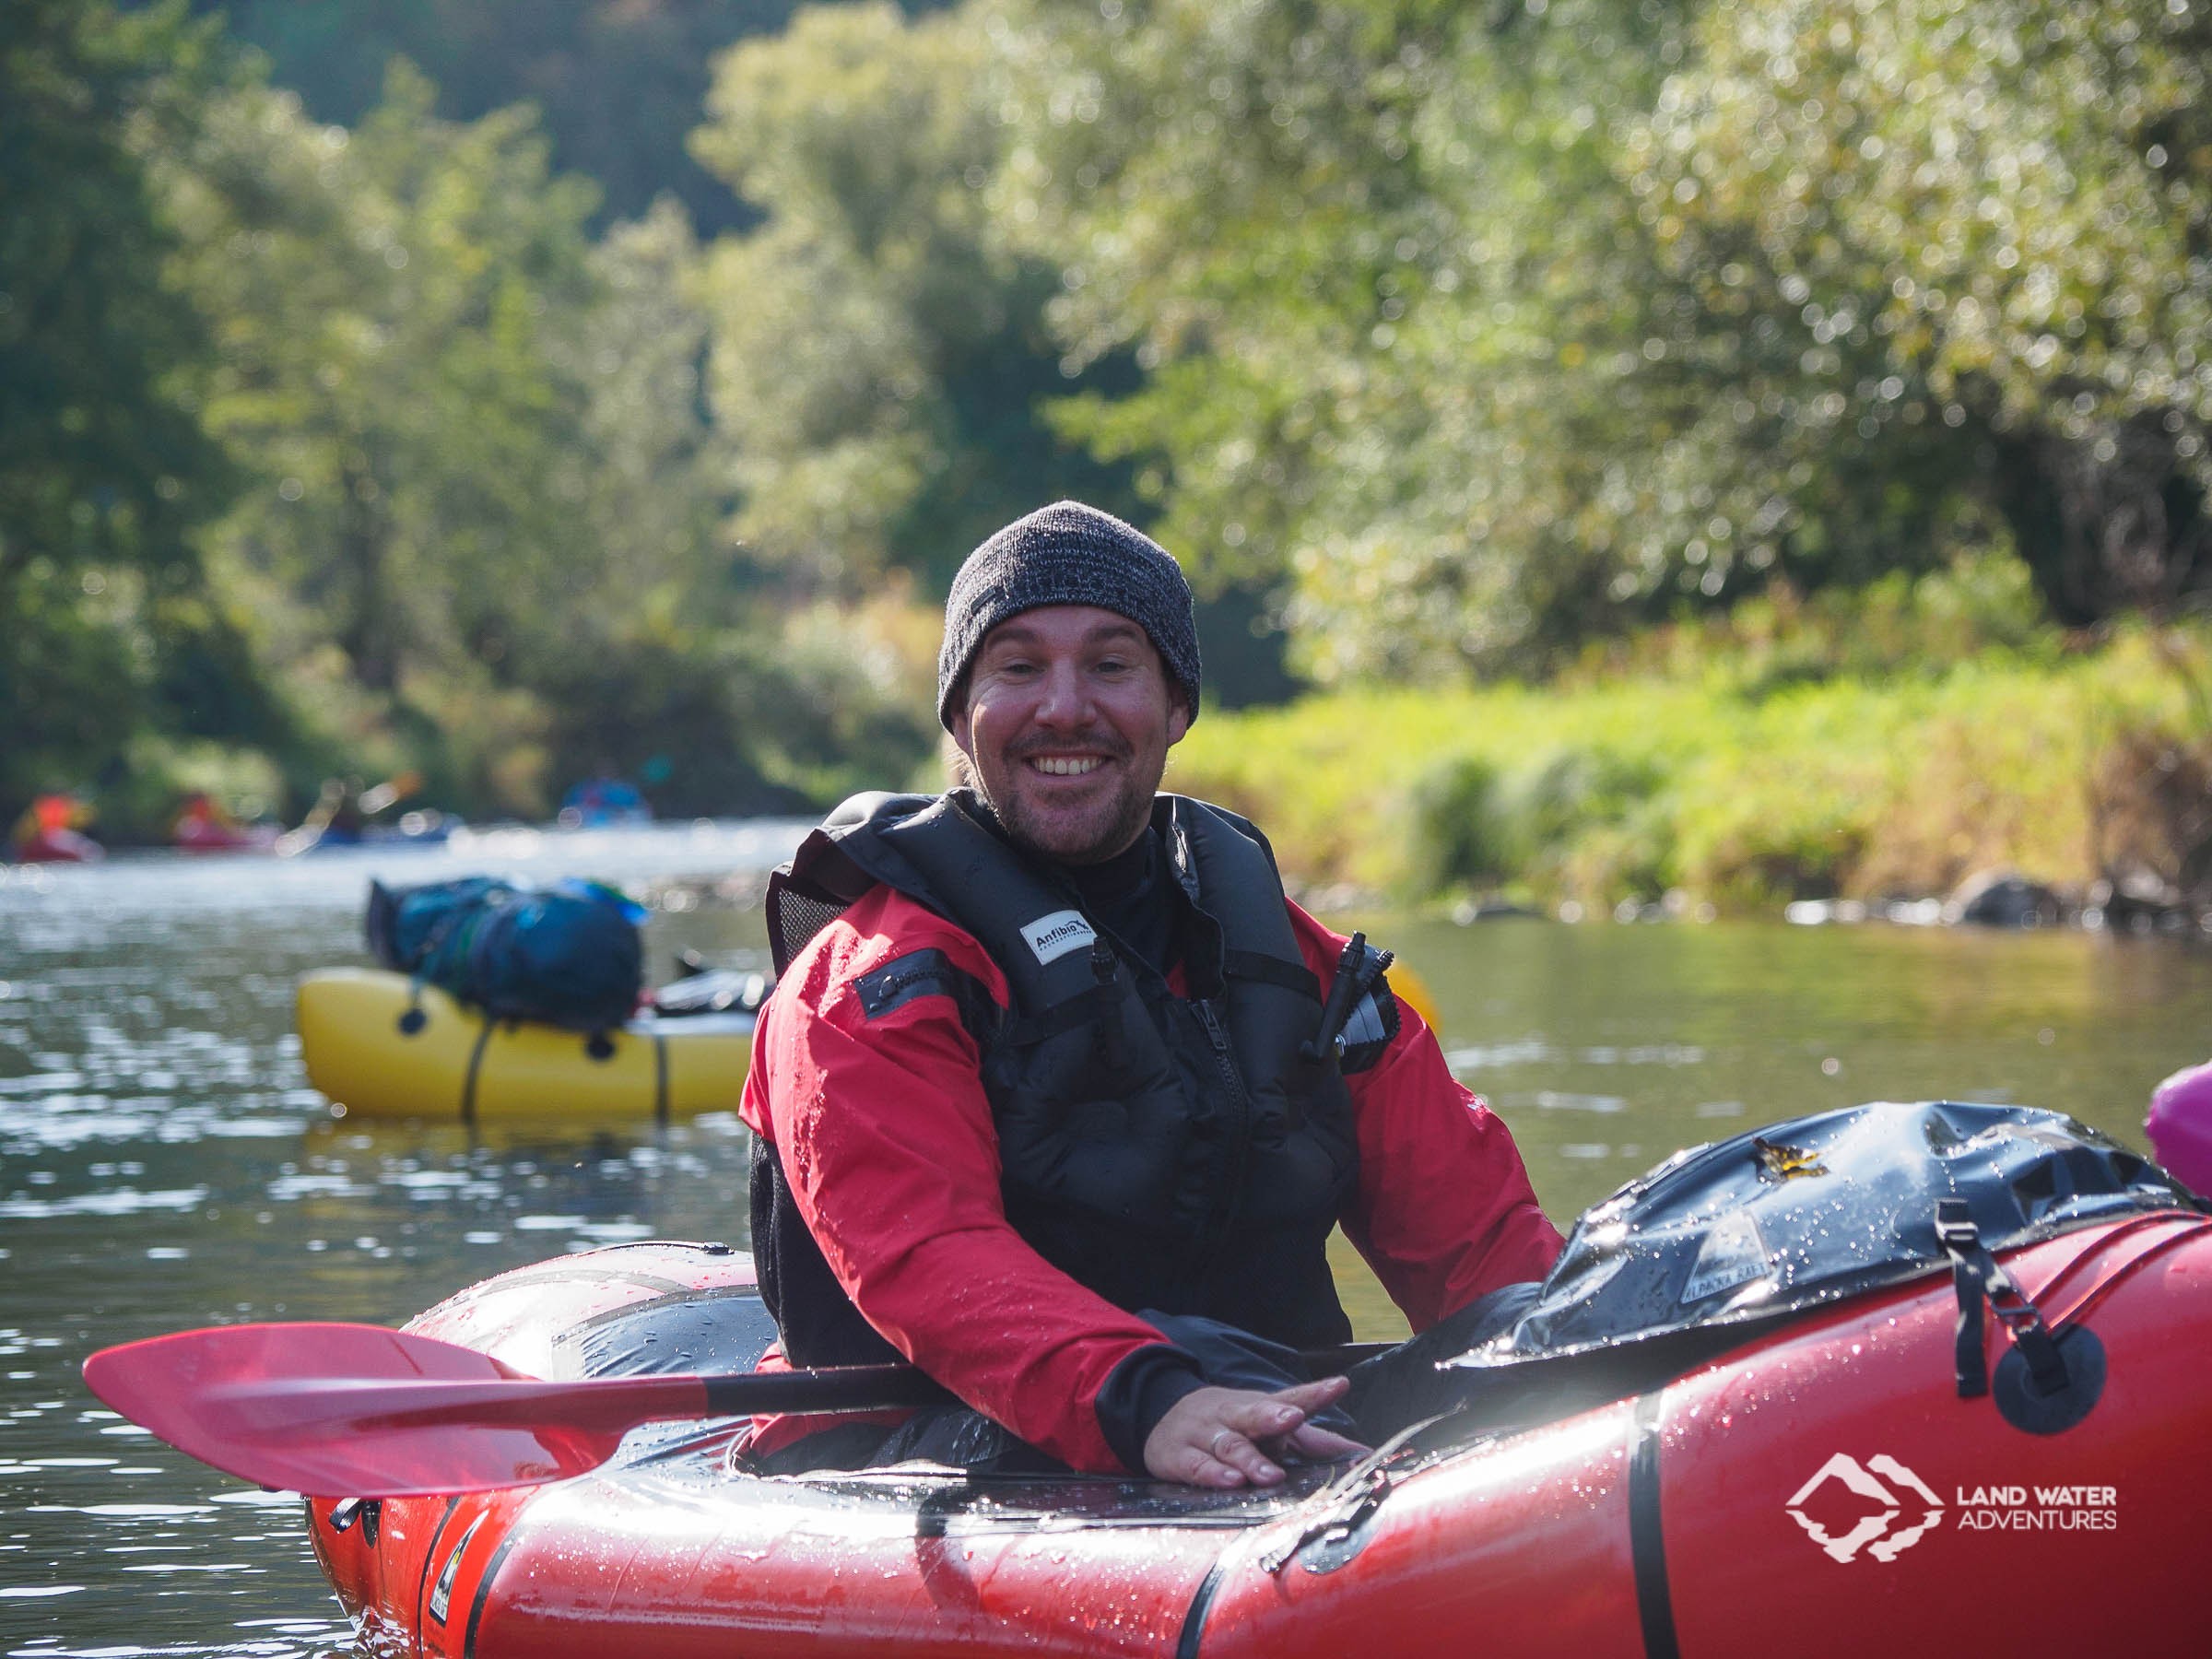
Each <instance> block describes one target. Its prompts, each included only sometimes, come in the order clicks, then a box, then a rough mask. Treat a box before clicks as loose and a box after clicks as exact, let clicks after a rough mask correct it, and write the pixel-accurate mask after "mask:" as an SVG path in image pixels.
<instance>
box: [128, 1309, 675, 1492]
mask: <svg viewBox="0 0 2212 1659" xmlns="http://www.w3.org/2000/svg"><path fill="white" fill-rule="evenodd" d="M622 1381H623V1382H626V1381H627V1380H622ZM670 1381H677V1380H675V1379H658V1378H655V1379H640V1380H637V1381H636V1382H629V1385H628V1386H627V1387H624V1386H623V1385H622V1382H618V1381H617V1380H612V1379H610V1380H609V1382H612V1383H614V1386H611V1387H610V1386H609V1382H600V1383H591V1382H585V1383H561V1382H537V1381H535V1380H533V1379H531V1378H527V1377H523V1376H521V1375H520V1374H519V1373H517V1372H515V1371H512V1370H510V1369H509V1368H508V1367H506V1366H503V1365H501V1364H500V1362H499V1361H498V1360H496V1359H492V1358H491V1357H490V1356H489V1355H487V1354H479V1353H477V1351H476V1350H475V1349H473V1348H465V1347H457V1346H455V1345H454V1344H453V1343H450V1342H438V1341H434V1340H432V1339H431V1338H429V1337H427V1336H413V1335H408V1334H407V1333H406V1332H404V1331H391V1330H386V1329H385V1328H384V1327H383V1326H382V1325H359V1324H246V1325H220V1326H217V1327H214V1328H212V1329H208V1330H200V1331H181V1332H179V1333H177V1334H176V1335H172V1336H156V1337H153V1338H151V1339H150V1340H148V1341H146V1342H133V1343H127V1344H125V1345H124V1346H123V1347H112V1348H105V1349H102V1350H101V1351H100V1352H99V1353H97V1354H94V1355H93V1356H92V1357H91V1358H90V1359H88V1360H86V1361H85V1382H86V1384H87V1386H88V1387H89V1388H90V1389H91V1390H92V1392H93V1393H94V1394H98V1395H99V1396H100V1398H101V1399H102V1400H104V1401H106V1402H107V1403H108V1405H110V1406H112V1407H114V1409H115V1410H117V1411H119V1412H121V1413H122V1414H123V1415H124V1417H126V1418H130V1420H131V1421H132V1422H134V1423H137V1424H139V1425H140V1426H141V1427H143V1428H147V1429H150V1430H153V1432H154V1433H156V1434H157V1435H159V1436H160V1438H161V1439H163V1440H165V1441H168V1442H169V1443H170V1444H171V1445H172V1446H174V1447H176V1448H177V1450H178V1451H180V1452H182V1453H187V1454H188V1455H190V1456H193V1457H196V1458H198V1459H199V1460H200V1461H201V1462H202V1463H205V1464H211V1465H214V1466H215V1467H216V1468H218V1469H221V1470H223V1471H224V1472H225V1473H227V1474H231V1475H236V1476H240V1477H242V1478H244V1479H247V1480H251V1481H255V1482H257V1483H259V1484H260V1485H262V1486H265V1487H271V1488H277V1489H279V1490H286V1491H295V1492H304V1493H307V1494H309V1495H311V1496H313V1497H319V1498H399V1497H409V1496H414V1495H417V1494H421V1493H429V1492H461V1491H484V1490H488V1489H490V1488H496V1487H512V1486H534V1485H536V1484H538V1483H540V1482H543V1481H548V1480H561V1479H565V1478H567V1477H569V1476H571V1475H580V1474H582V1473H583V1472H584V1471H585V1470H587V1469H590V1468H594V1467H595V1466H596V1465H599V1464H601V1463H604V1462H606V1459H607V1458H608V1457H609V1456H611V1455H612V1454H613V1453H614V1450H615V1448H616V1446H617V1445H618V1444H619V1443H620V1441H621V1439H622V1432H623V1430H625V1429H627V1428H628V1427H629V1426H630V1425H631V1424H633V1423H637V1422H641V1421H644V1420H646V1419H648V1418H652V1417H654V1416H656V1415H678V1414H679V1411H680V1407H679V1409H678V1411H664V1409H663V1408H664V1407H665V1406H668V1405H669V1403H670V1402H669V1401H668V1399H667V1398H666V1397H665V1396H666V1395H667V1394H669V1392H670V1391H669V1390H667V1389H666V1388H665V1386H655V1385H656V1384H665V1382H670ZM683 1381H688V1383H689V1386H690V1389H691V1391H692V1394H694V1395H696V1394H697V1393H698V1390H699V1387H700V1384H699V1382H698V1381H697V1379H686V1380H683Z"/></svg>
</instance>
